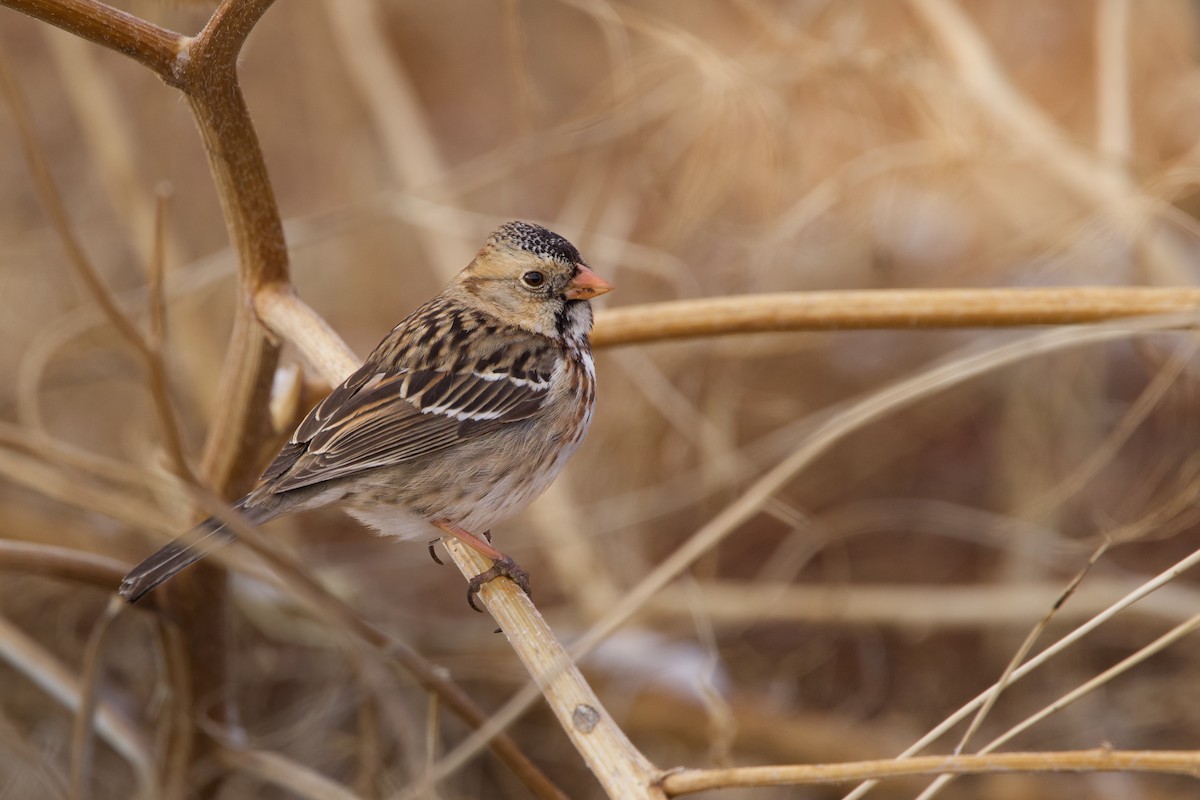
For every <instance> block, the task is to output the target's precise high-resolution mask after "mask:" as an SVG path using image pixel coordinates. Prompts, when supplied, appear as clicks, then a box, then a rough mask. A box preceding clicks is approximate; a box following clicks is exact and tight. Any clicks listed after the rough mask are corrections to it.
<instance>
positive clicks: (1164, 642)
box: [917, 614, 1200, 800]
mask: <svg viewBox="0 0 1200 800" xmlns="http://www.w3.org/2000/svg"><path fill="white" fill-rule="evenodd" d="M1197 628H1200V614H1196V615H1195V616H1193V617H1192V618H1191V619H1189V620H1187V621H1186V622H1183V623H1181V624H1179V625H1176V626H1175V627H1174V628H1172V629H1171V630H1169V631H1167V632H1166V633H1164V634H1163V635H1162V636H1160V637H1158V638H1157V639H1155V640H1154V641H1153V642H1151V643H1150V644H1148V645H1146V646H1145V647H1143V648H1141V649H1140V650H1138V651H1137V652H1136V653H1134V654H1133V655H1131V656H1129V657H1128V658H1125V659H1123V660H1122V661H1121V662H1120V663H1118V664H1115V665H1114V666H1112V667H1109V668H1108V669H1106V670H1105V671H1104V672H1102V673H1100V674H1099V675H1097V676H1096V677H1094V678H1092V679H1091V680H1089V681H1086V682H1084V683H1083V684H1081V685H1079V686H1076V687H1075V688H1074V689H1072V690H1071V691H1070V692H1068V693H1067V694H1065V695H1063V696H1062V697H1060V698H1059V699H1058V700H1055V701H1054V702H1053V703H1051V704H1050V705H1048V706H1046V707H1045V708H1043V709H1042V710H1040V711H1038V712H1037V713H1036V714H1032V715H1031V716H1029V717H1026V718H1025V719H1024V720H1022V721H1021V722H1020V723H1019V724H1017V725H1014V726H1013V727H1011V728H1009V729H1008V730H1007V731H1005V732H1004V734H1003V735H1001V736H998V737H996V738H995V739H993V740H992V741H990V742H988V744H987V746H986V747H983V748H982V749H981V750H980V751H979V753H978V755H986V754H988V753H992V752H994V751H996V750H997V749H999V748H1000V747H1003V746H1004V745H1005V744H1007V743H1008V742H1010V741H1012V740H1013V739H1015V738H1016V737H1017V736H1019V735H1020V734H1022V733H1024V732H1025V731H1027V730H1029V729H1030V728H1032V727H1033V726H1034V725H1036V724H1037V723H1039V722H1041V721H1042V720H1044V719H1046V718H1047V717H1049V716H1051V715H1052V714H1056V713H1057V712H1059V711H1061V710H1062V709H1064V708H1066V707H1067V706H1069V705H1070V704H1071V703H1074V702H1075V701H1076V700H1078V699H1079V698H1081V697H1083V696H1085V695H1087V694H1090V693H1091V692H1093V691H1095V690H1096V689H1099V688H1100V687H1101V686H1104V685H1105V684H1107V683H1109V682H1110V681H1112V680H1113V679H1114V678H1116V677H1118V676H1119V675H1123V674H1125V673H1126V672H1128V671H1129V670H1131V669H1133V668H1134V667H1136V666H1137V665H1138V664H1141V663H1142V662H1143V661H1145V660H1146V659H1148V658H1150V657H1151V656H1153V655H1156V654H1158V653H1159V652H1161V651H1163V650H1165V649H1166V648H1167V647H1169V646H1170V645H1172V644H1174V643H1175V642H1177V641H1179V640H1180V639H1182V638H1184V637H1185V636H1188V635H1189V634H1191V633H1192V632H1194V631H1195V630H1196V629H1197ZM1196 757H1197V758H1200V752H1197V754H1196ZM953 779H954V775H953V774H944V775H940V776H938V779H937V780H935V781H934V782H933V783H932V784H930V785H929V786H928V787H927V788H926V789H925V791H923V792H921V794H920V796H919V797H918V798H917V800H931V798H933V797H934V796H936V795H937V794H938V792H940V791H941V790H942V788H943V787H945V785H946V784H948V783H949V782H950V781H952V780H953Z"/></svg>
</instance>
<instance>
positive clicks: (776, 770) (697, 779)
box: [661, 748, 1200, 797]
mask: <svg viewBox="0 0 1200 800" xmlns="http://www.w3.org/2000/svg"><path fill="white" fill-rule="evenodd" d="M1009 772H1146V773H1157V774H1165V775H1187V776H1191V777H1198V776H1200V753H1197V752H1194V751H1189V750H1184V751H1169V750H1150V751H1142V750H1135V751H1123V750H1107V749H1104V748H1100V749H1097V750H1072V751H1065V752H1043V753H1001V754H998V755H985V756H922V757H920V758H910V759H907V760H905V761H891V760H885V761H857V762H848V763H845V764H813V765H794V766H779V767H739V768H736V769H713V770H700V769H696V770H681V771H679V772H671V773H667V774H666V775H664V776H663V778H662V781H661V786H662V787H663V789H664V790H666V792H667V795H668V796H671V797H675V796H678V795H682V794H690V793H692V792H703V791H707V790H710V789H730V788H735V787H750V786H797V785H808V784H825V783H847V782H850V781H862V780H868V779H870V780H880V779H884V778H900V777H906V776H913V775H929V776H934V775H942V774H946V773H953V774H955V775H986V774H989V773H1009Z"/></svg>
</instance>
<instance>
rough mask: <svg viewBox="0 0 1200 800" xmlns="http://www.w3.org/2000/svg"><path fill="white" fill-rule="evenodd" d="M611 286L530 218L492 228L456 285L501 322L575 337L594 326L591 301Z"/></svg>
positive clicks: (567, 244) (462, 296) (572, 248)
mask: <svg viewBox="0 0 1200 800" xmlns="http://www.w3.org/2000/svg"><path fill="white" fill-rule="evenodd" d="M612 288H613V287H612V285H611V284H610V283H608V281H606V280H604V279H603V278H601V277H600V276H599V275H597V274H596V273H594V272H592V270H591V269H590V268H589V267H588V265H587V262H585V261H584V260H583V257H582V256H581V255H579V251H578V250H577V249H576V248H575V245H573V244H571V243H570V242H568V241H567V240H566V239H564V238H563V237H561V236H559V235H558V234H557V233H554V232H553V231H549V230H546V229H545V228H543V227H541V226H540V225H534V224H532V223H529V222H509V223H507V224H505V225H502V226H500V227H499V228H497V229H496V230H495V231H493V232H492V235H491V236H489V237H488V239H487V242H486V243H485V244H484V246H483V248H482V249H481V250H480V251H479V253H478V254H476V256H475V258H474V260H473V261H471V263H470V264H469V265H468V266H467V268H466V269H464V270H463V271H462V272H460V273H459V274H458V276H457V277H456V278H455V280H454V284H453V286H452V289H453V290H454V291H455V293H456V294H458V295H459V297H460V299H461V300H462V301H463V302H466V303H469V304H470V305H473V306H475V307H477V308H480V309H481V310H484V311H487V312H489V313H490V314H492V315H494V316H496V317H498V318H499V319H500V320H501V321H502V322H505V323H507V324H510V325H515V326H517V327H520V328H524V329H525V330H529V331H533V332H535V333H540V334H542V335H544V336H555V335H558V336H562V337H564V338H566V339H572V340H577V339H580V338H581V337H583V336H586V335H587V333H588V331H589V330H591V327H592V310H591V305H590V303H589V302H588V301H589V300H591V299H592V298H594V297H599V296H600V295H602V294H604V293H605V292H610V291H612Z"/></svg>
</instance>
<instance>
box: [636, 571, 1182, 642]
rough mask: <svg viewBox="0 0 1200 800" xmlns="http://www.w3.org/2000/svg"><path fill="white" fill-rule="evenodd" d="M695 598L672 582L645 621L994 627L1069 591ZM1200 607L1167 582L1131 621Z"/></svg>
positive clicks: (865, 587)
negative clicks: (695, 618)
mask: <svg viewBox="0 0 1200 800" xmlns="http://www.w3.org/2000/svg"><path fill="white" fill-rule="evenodd" d="M1140 585H1141V581H1139V580H1129V579H1106V578H1093V579H1091V580H1089V581H1088V582H1087V583H1085V584H1083V585H1082V586H1081V587H1079V589H1078V590H1077V591H1076V593H1075V595H1074V596H1073V597H1072V599H1071V602H1070V603H1069V604H1068V605H1066V606H1064V607H1063V608H1062V609H1061V610H1060V611H1058V612H1057V613H1056V614H1055V619H1056V620H1057V621H1058V622H1059V623H1060V624H1066V623H1068V622H1070V623H1077V622H1082V621H1085V620H1087V619H1089V618H1091V617H1092V616H1094V615H1096V614H1098V613H1099V612H1101V611H1103V610H1104V609H1106V608H1108V607H1109V606H1110V605H1112V602H1113V600H1114V599H1116V598H1119V597H1122V596H1124V595H1127V594H1129V593H1130V592H1132V591H1134V590H1135V589H1137V588H1138V587H1139V586H1140ZM700 586H701V590H702V591H701V592H700V593H699V595H697V596H693V595H692V594H691V593H690V592H688V591H685V590H684V589H683V588H682V587H677V586H668V587H667V588H665V589H663V590H662V591H661V592H659V594H658V595H656V596H655V597H654V599H653V600H651V601H650V602H649V603H647V604H646V607H645V610H644V612H643V618H646V617H648V618H650V619H652V620H659V621H665V622H668V623H669V624H676V623H681V622H686V620H687V619H689V617H690V615H691V614H693V613H697V612H698V613H702V614H704V615H705V616H706V617H708V618H709V619H710V620H712V622H713V624H714V625H716V626H718V627H719V628H722V629H724V628H728V627H732V626H744V625H772V624H779V623H790V624H795V623H806V624H814V625H835V626H837V627H839V628H843V629H844V628H849V627H854V626H865V627H870V628H878V627H887V628H895V629H915V630H921V631H925V630H930V629H933V630H955V629H962V630H973V631H980V630H988V629H992V628H996V627H1021V626H1024V627H1027V626H1028V625H1029V623H1030V621H1031V620H1036V619H1037V618H1038V615H1039V614H1041V613H1043V612H1044V610H1045V609H1046V607H1047V606H1049V605H1051V604H1052V603H1054V601H1055V598H1057V597H1059V596H1061V594H1062V586H1061V584H1056V583H1054V582H1052V581H1044V582H1037V583H1023V584H1016V585H1012V584H992V585H988V584H985V585H980V586H905V585H881V584H852V585H847V586H838V585H831V586H797V585H795V584H786V583H774V582H765V583H764V582H753V583H752V582H741V581H729V580H726V581H705V582H702V583H701V584H700ZM1196 608H1200V591H1197V590H1196V589H1193V588H1190V587H1188V586H1185V585H1183V584H1175V585H1172V586H1165V587H1163V588H1162V589H1161V590H1159V591H1158V592H1155V594H1154V595H1153V596H1151V597H1148V598H1146V599H1145V600H1144V601H1142V602H1141V603H1139V604H1138V605H1137V606H1135V607H1134V608H1132V609H1129V611H1128V612H1127V614H1126V616H1125V618H1126V620H1127V621H1128V622H1129V623H1130V624H1134V623H1142V624H1146V623H1153V624H1158V623H1161V622H1179V621H1181V620H1184V619H1187V618H1188V617H1189V616H1190V615H1191V614H1192V613H1193V611H1194V610H1195V609H1196Z"/></svg>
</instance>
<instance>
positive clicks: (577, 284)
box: [563, 264, 613, 300]
mask: <svg viewBox="0 0 1200 800" xmlns="http://www.w3.org/2000/svg"><path fill="white" fill-rule="evenodd" d="M577 266H578V267H579V272H578V273H576V275H575V277H574V278H572V279H571V282H570V283H568V284H567V290H566V291H565V292H563V296H564V297H566V298H567V299H568V300H591V299H592V298H593V297H599V296H600V295H602V294H604V293H605V292H611V291H612V290H613V286H612V284H611V283H609V282H608V281H606V280H604V278H601V277H600V276H599V275H597V274H596V273H594V272H592V271H591V270H590V269H588V268H587V267H585V266H584V265H583V264H579V265H577Z"/></svg>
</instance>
